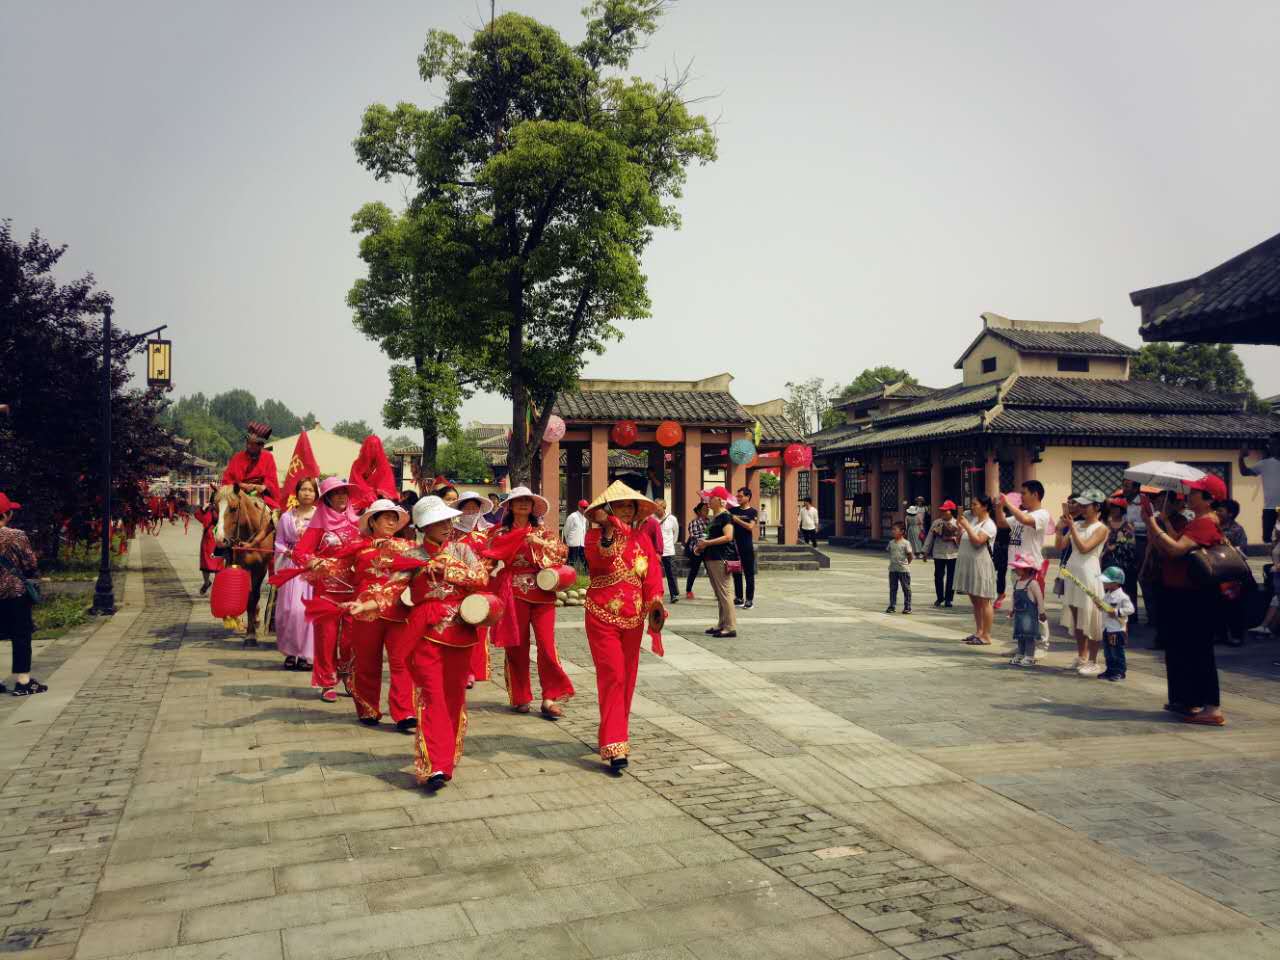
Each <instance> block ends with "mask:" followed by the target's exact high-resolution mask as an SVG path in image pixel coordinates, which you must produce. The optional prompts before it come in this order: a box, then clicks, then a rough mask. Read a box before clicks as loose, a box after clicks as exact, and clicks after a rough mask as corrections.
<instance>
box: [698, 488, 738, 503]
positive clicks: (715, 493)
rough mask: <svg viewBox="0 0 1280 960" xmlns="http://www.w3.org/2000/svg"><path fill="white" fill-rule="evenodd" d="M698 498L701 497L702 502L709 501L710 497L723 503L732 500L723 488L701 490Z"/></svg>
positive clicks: (730, 495)
mask: <svg viewBox="0 0 1280 960" xmlns="http://www.w3.org/2000/svg"><path fill="white" fill-rule="evenodd" d="M698 496H700V497H702V499H703V500H710V499H711V498H712V497H715V498H716V499H717V500H725V501H728V500H732V499H733V494H732V493H730V492H729V491H728V490H727V489H726V488H724V487H712V488H711V489H710V490H703V491H702V492H701V493H700V494H698Z"/></svg>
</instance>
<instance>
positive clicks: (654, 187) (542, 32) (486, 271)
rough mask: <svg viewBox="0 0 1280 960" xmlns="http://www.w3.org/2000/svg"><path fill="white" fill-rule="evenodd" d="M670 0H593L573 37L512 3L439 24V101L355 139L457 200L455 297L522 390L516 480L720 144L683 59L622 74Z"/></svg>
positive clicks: (444, 204)
mask: <svg viewBox="0 0 1280 960" xmlns="http://www.w3.org/2000/svg"><path fill="white" fill-rule="evenodd" d="M665 5H666V4H665V2H664V0H593V2H592V3H590V5H589V6H588V7H587V8H586V10H585V11H584V15H585V16H586V18H587V22H586V36H585V38H584V39H583V40H582V41H581V42H580V43H578V44H577V45H576V46H573V45H570V44H569V43H567V42H565V40H563V39H562V38H561V36H560V35H559V34H558V33H557V32H556V31H554V30H552V29H551V28H550V27H547V26H546V25H544V24H542V23H539V22H538V21H536V20H533V19H531V18H529V17H525V16H521V15H519V14H515V13H506V14H503V15H502V16H499V17H494V18H491V19H490V21H489V23H488V24H486V25H485V26H484V27H482V28H481V29H480V30H478V31H477V32H476V33H475V35H474V36H473V37H472V38H471V41H470V43H469V44H464V43H463V42H462V41H461V40H459V39H458V38H457V37H455V36H453V35H451V34H448V33H445V32H442V31H432V32H431V33H430V34H428V37H427V42H426V45H425V47H424V49H423V52H422V54H421V56H420V57H419V58H418V67H419V73H420V75H421V77H422V79H423V80H425V81H435V80H440V81H443V100H442V102H441V103H440V105H439V106H436V107H433V108H431V109H426V110H423V109H419V108H417V107H414V106H412V105H410V104H404V103H402V104H399V105H397V106H396V107H395V108H390V107H387V106H383V105H375V106H372V107H370V108H369V109H368V110H367V111H366V112H365V116H364V122H363V125H362V128H361V132H360V135H359V136H358V137H357V139H356V144H355V146H356V153H357V156H358V157H359V158H360V161H361V162H362V163H363V164H364V165H365V166H366V167H367V168H368V169H369V170H371V171H372V172H373V173H374V174H375V176H377V177H378V178H379V179H384V180H389V179H391V178H393V177H407V178H410V179H411V180H413V181H415V182H416V185H417V189H418V193H417V195H416V197H415V198H414V200H413V202H412V204H411V206H415V207H418V208H423V209H425V208H426V207H427V206H428V205H434V206H436V207H439V208H447V212H444V211H442V212H441V213H440V220H441V222H443V223H445V224H447V225H448V229H449V237H450V239H453V240H456V241H457V242H459V243H460V244H462V245H463V246H465V247H466V248H467V253H466V255H465V256H464V257H462V258H461V259H462V260H463V261H464V262H467V263H471V264H474V266H472V267H471V268H470V270H469V272H468V274H467V277H468V281H469V285H468V287H467V288H466V289H465V291H464V294H465V298H466V299H465V300H464V301H459V302H457V303H455V307H462V308H465V312H466V314H467V316H469V317H470V318H472V319H473V320H474V321H475V322H476V323H477V326H476V327H475V328H474V332H475V334H476V335H477V336H481V337H484V338H485V339H486V340H491V341H497V342H498V343H500V345H501V350H502V357H503V361H502V365H501V366H500V367H499V366H498V365H497V364H493V367H494V369H492V370H491V372H492V373H493V374H494V376H495V380H496V384H495V385H496V386H497V387H498V389H500V390H501V392H502V393H503V394H504V395H506V396H508V397H509V398H510V399H511V403H512V411H511V423H512V441H511V450H510V463H511V472H512V477H513V481H514V482H518V483H519V482H527V481H528V479H529V477H530V474H531V472H532V462H533V457H534V455H535V454H536V452H537V450H538V443H537V442H536V439H534V438H537V437H540V436H541V435H542V432H543V430H544V429H545V426H546V422H547V420H548V418H549V417H550V415H551V407H552V403H553V401H554V400H555V397H556V394H557V393H558V392H560V391H562V390H565V389H568V388H571V387H573V386H574V385H575V384H576V382H577V379H578V376H579V374H580V373H581V370H582V367H583V364H584V362H585V359H586V357H587V356H588V355H589V354H591V353H599V352H602V351H603V349H604V346H605V344H606V343H607V342H608V341H609V340H612V339H616V338H618V337H619V336H620V335H621V334H620V331H619V329H618V327H617V326H616V324H617V323H619V322H621V321H623V320H629V319H638V318H641V317H644V316H647V315H648V310H649V298H648V294H647V291H646V282H645V277H644V275H643V273H642V272H641V269H640V257H641V255H642V253H643V252H644V250H645V248H646V247H647V246H648V244H649V242H650V240H651V239H652V237H653V234H654V232H655V231H656V230H657V229H660V228H663V227H672V228H674V227H678V225H679V214H678V212H677V210H676V207H675V201H676V199H678V198H679V197H680V195H681V191H682V188H683V185H684V182H685V178H686V171H687V168H688V167H689V166H690V165H691V164H693V163H707V162H710V161H711V160H713V159H714V158H715V151H716V139H715V135H714V133H713V132H712V130H711V127H710V124H708V122H707V121H706V119H705V118H704V117H702V116H699V115H697V114H695V113H693V112H692V111H691V109H690V106H691V101H690V100H688V99H686V96H685V87H686V84H687V73H682V74H680V75H679V76H677V77H675V78H674V79H669V80H667V81H666V82H663V83H661V84H655V83H651V82H646V81H643V80H640V79H636V78H626V77H624V76H622V75H621V72H622V71H623V70H625V68H626V67H627V65H628V63H629V62H630V59H631V56H632V54H633V53H634V52H635V50H636V49H637V48H638V47H639V46H640V45H642V44H643V43H644V42H645V41H646V39H647V38H648V37H649V36H651V35H652V34H653V33H654V32H655V31H656V29H657V22H658V18H659V16H660V14H661V13H662V10H663V8H664V6H665ZM531 440H532V441H533V442H530V441H531Z"/></svg>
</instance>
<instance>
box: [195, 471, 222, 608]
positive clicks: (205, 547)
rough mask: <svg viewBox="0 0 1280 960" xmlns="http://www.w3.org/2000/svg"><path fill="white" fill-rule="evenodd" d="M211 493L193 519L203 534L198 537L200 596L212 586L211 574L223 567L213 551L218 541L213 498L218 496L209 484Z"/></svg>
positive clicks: (216, 512)
mask: <svg viewBox="0 0 1280 960" xmlns="http://www.w3.org/2000/svg"><path fill="white" fill-rule="evenodd" d="M209 490H210V491H211V493H210V496H209V502H208V503H207V504H205V505H204V506H203V507H201V508H200V509H199V510H197V511H196V512H195V517H196V519H197V520H199V521H200V526H201V527H203V528H204V533H202V534H201V535H200V573H201V575H202V576H203V577H204V583H203V584H202V585H201V586H200V596H202V597H203V596H204V595H205V594H206V593H208V592H209V588H210V587H211V586H212V585H213V580H212V577H213V574H215V573H217V572H218V571H219V570H221V569H222V568H223V566H224V562H223V560H222V558H221V557H219V556H215V555H214V552H213V551H214V549H215V548H216V547H217V546H218V541H217V539H216V538H215V537H214V530H215V529H217V526H218V511H217V510H216V509H215V508H214V497H216V496H217V495H218V487H217V485H216V484H212V483H211V484H209Z"/></svg>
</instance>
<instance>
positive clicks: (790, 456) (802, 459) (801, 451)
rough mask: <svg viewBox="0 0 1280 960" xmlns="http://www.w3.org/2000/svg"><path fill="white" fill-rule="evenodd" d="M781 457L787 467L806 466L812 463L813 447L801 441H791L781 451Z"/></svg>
mask: <svg viewBox="0 0 1280 960" xmlns="http://www.w3.org/2000/svg"><path fill="white" fill-rule="evenodd" d="M782 459H783V460H784V461H786V464H787V466H788V467H807V466H809V464H811V463H813V449H812V448H810V447H806V446H805V445H804V444H803V443H793V444H791V445H790V446H788V447H787V449H785V450H783V451H782Z"/></svg>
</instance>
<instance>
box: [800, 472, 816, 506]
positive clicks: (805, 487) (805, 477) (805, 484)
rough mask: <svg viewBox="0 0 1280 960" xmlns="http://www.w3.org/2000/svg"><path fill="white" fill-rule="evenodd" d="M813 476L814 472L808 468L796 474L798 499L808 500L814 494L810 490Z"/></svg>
mask: <svg viewBox="0 0 1280 960" xmlns="http://www.w3.org/2000/svg"><path fill="white" fill-rule="evenodd" d="M812 476H813V474H812V473H811V472H809V471H808V470H801V471H800V473H799V474H797V475H796V497H797V499H799V500H807V499H809V498H810V497H812V496H813V494H811V493H810V492H809V478H810V477H812Z"/></svg>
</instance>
